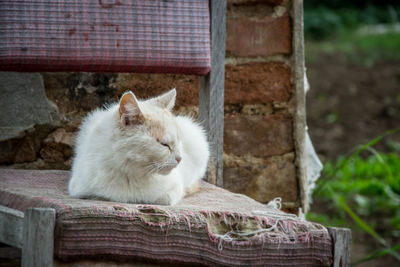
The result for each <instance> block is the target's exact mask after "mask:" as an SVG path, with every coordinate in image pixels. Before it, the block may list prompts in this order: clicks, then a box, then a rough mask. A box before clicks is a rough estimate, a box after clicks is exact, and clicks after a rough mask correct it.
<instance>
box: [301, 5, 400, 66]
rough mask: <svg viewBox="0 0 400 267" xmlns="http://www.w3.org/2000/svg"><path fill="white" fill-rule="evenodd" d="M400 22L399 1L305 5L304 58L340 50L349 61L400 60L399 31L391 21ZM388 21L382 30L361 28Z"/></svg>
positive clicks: (314, 59)
mask: <svg viewBox="0 0 400 267" xmlns="http://www.w3.org/2000/svg"><path fill="white" fill-rule="evenodd" d="M399 23H400V5H387V6H373V5H367V6H366V7H363V8H354V7H347V8H335V9H332V8H328V7H324V6H323V5H322V6H316V7H307V8H306V9H305V12H304V32H305V38H306V46H305V47H306V51H305V52H306V59H307V61H311V62H313V61H314V62H315V61H317V60H318V59H319V57H320V56H321V54H328V55H335V56H336V55H337V54H342V55H344V56H345V58H346V59H347V60H349V61H350V62H355V63H361V64H363V65H366V66H371V67H372V66H374V64H375V63H377V62H379V61H381V60H395V61H399V60H400V33H399V32H395V31H394V29H393V28H391V25H395V24H399ZM377 24H383V25H387V27H386V29H387V30H388V31H387V32H385V33H381V34H367V33H362V32H361V31H360V28H362V27H364V28H365V27H366V26H374V25H377Z"/></svg>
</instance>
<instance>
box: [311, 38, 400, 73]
mask: <svg viewBox="0 0 400 267" xmlns="http://www.w3.org/2000/svg"><path fill="white" fill-rule="evenodd" d="M305 48H306V50H305V55H306V59H307V61H317V60H318V58H319V56H320V55H321V54H326V55H337V54H341V55H344V56H345V57H346V59H347V60H348V61H349V62H356V63H361V64H362V65H365V66H373V65H374V64H375V63H376V62H379V61H382V60H390V61H393V60H397V61H398V60H400V33H391V32H388V33H384V34H369V35H363V34H360V33H359V32H357V30H348V31H342V32H340V33H339V34H338V35H337V36H336V38H333V39H329V40H323V41H318V42H316V41H310V40H308V41H307V42H306V46H305Z"/></svg>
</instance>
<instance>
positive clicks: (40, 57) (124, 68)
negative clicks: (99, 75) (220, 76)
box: [0, 0, 211, 75]
mask: <svg viewBox="0 0 400 267" xmlns="http://www.w3.org/2000/svg"><path fill="white" fill-rule="evenodd" d="M209 31H210V18H209V7H208V0H190V1H187V0H168V1H166V0H149V1H142V0H131V1H127V0H70V1H65V0H51V1H48V0H3V1H1V4H0V70H1V71H91V72H155V73H184V74H198V75H203V74H206V73H208V72H209V70H210V64H211V63H210V62H211V61H210V32H209Z"/></svg>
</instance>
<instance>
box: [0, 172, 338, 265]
mask: <svg viewBox="0 0 400 267" xmlns="http://www.w3.org/2000/svg"><path fill="white" fill-rule="evenodd" d="M69 176H70V172H68V171H59V170H43V171H36V170H35V171H33V170H13V169H0V205H2V206H5V207H8V208H12V209H16V210H20V211H24V210H25V209H27V208H30V207H45V208H53V209H55V210H56V223H55V234H54V256H55V258H57V259H59V260H62V261H71V260H77V259H82V258H86V259H87V258H98V257H101V258H102V259H109V260H125V261H129V260H138V259H139V260H140V259H146V260H147V261H148V260H150V261H154V262H169V263H188V264H202V265H213V266H216V265H229V266H239V265H252V266H258V265H266V264H268V265H273V266H279V265H285V266H286V265H288V266H296V265H301V266H330V265H331V263H332V262H333V258H332V246H333V245H332V239H331V237H330V235H329V233H328V231H327V229H326V228H325V227H323V226H321V225H320V224H317V223H312V222H307V221H305V220H302V219H300V218H299V217H297V216H295V215H293V214H287V213H284V212H282V211H280V210H279V209H277V208H276V207H273V206H272V205H264V204H261V203H258V202H256V201H254V200H252V199H251V198H249V197H246V196H244V195H241V194H234V193H231V192H229V191H227V190H224V189H222V188H219V187H216V186H213V185H210V184H208V183H206V182H202V183H201V190H200V191H199V192H198V193H195V194H193V195H190V196H187V197H185V198H184V199H183V200H182V201H181V202H180V203H178V204H177V205H176V206H160V205H145V204H127V203H116V202H109V201H102V200H89V199H76V198H72V197H70V196H69V195H68V194H67V183H68V179H69Z"/></svg>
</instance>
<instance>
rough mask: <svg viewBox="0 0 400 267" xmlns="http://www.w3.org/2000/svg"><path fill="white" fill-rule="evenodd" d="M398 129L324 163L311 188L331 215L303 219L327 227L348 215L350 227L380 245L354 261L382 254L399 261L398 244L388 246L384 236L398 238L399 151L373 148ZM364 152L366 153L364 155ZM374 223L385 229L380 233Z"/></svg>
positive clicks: (399, 197)
mask: <svg viewBox="0 0 400 267" xmlns="http://www.w3.org/2000/svg"><path fill="white" fill-rule="evenodd" d="M399 132H400V128H399V129H395V130H392V131H389V132H387V133H385V134H384V135H381V136H379V137H377V138H375V139H373V140H372V141H371V142H369V143H368V144H365V145H363V146H360V147H359V148H358V149H357V150H355V152H353V153H352V154H351V155H350V156H348V157H340V158H339V159H337V160H336V161H329V162H327V163H326V164H325V166H324V170H323V179H320V180H319V181H318V184H317V187H316V190H315V191H314V198H319V199H320V200H322V201H324V202H326V203H330V204H331V206H332V207H331V208H333V210H334V214H333V216H332V215H331V216H329V217H328V216H326V215H320V214H315V213H309V214H307V219H309V220H314V221H318V222H320V223H321V224H324V225H327V226H329V225H333V226H344V225H346V224H347V223H348V222H347V223H346V221H347V220H346V218H350V219H351V220H352V222H353V223H352V224H351V225H354V226H355V227H356V228H354V227H352V228H353V230H357V231H361V232H365V233H367V234H368V235H370V236H371V237H373V238H374V239H375V240H377V241H378V242H379V243H380V244H381V245H382V246H383V249H380V250H378V251H374V252H372V253H371V254H369V255H366V256H365V257H363V258H362V259H360V260H359V261H357V262H356V263H357V264H358V263H361V262H364V261H367V260H371V259H374V258H377V257H382V256H384V255H386V254H390V255H392V256H393V257H395V258H396V259H397V260H398V261H400V254H399V253H398V251H399V250H400V244H395V245H394V246H392V247H391V246H390V244H389V243H388V242H387V241H386V239H385V237H395V238H399V237H400V156H399V152H400V150H398V147H396V146H393V148H394V150H393V152H392V153H387V154H383V153H379V152H377V151H375V150H374V149H373V146H374V145H375V144H377V143H378V142H380V141H382V140H383V139H384V138H385V137H387V136H389V135H392V134H396V133H397V134H398V133H399ZM393 142H394V141H390V140H388V141H387V143H393ZM394 143H395V142H394ZM366 152H369V153H370V154H369V155H368V156H366V155H364V154H365V153H366ZM377 225H379V226H380V227H379V229H389V230H388V231H385V232H383V233H380V232H379V231H378V230H376V226H377ZM347 226H348V225H347Z"/></svg>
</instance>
